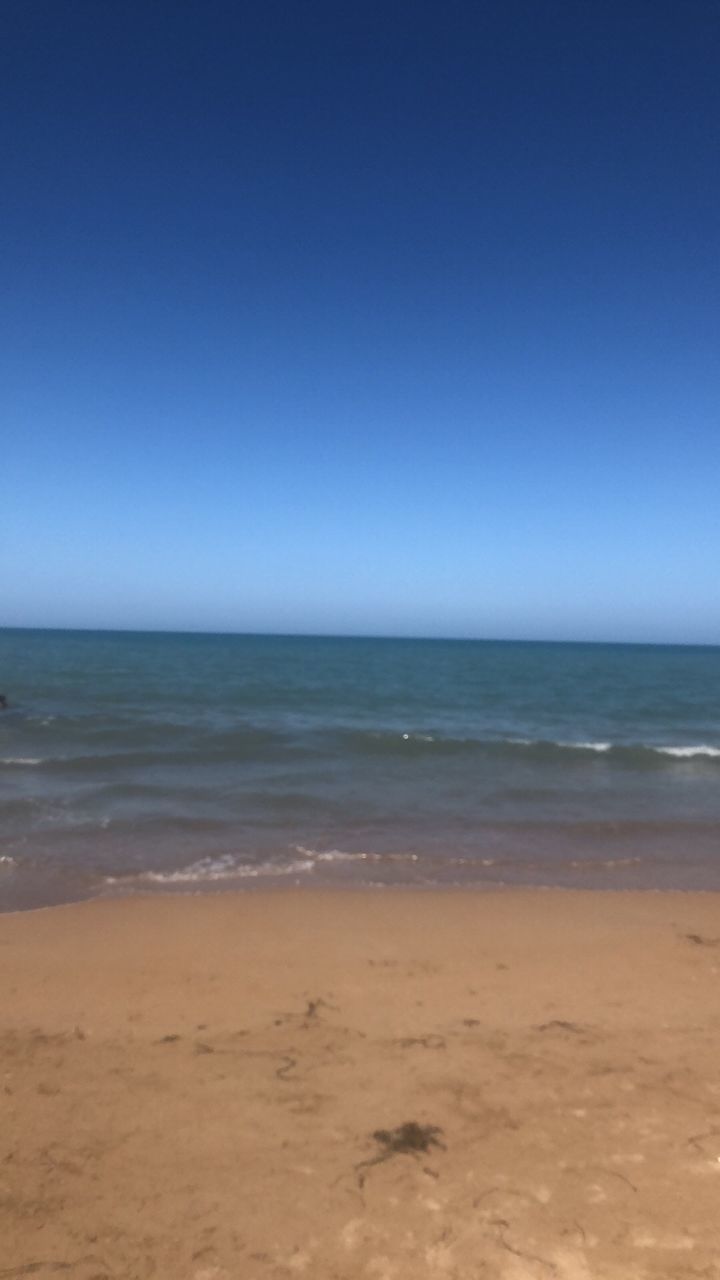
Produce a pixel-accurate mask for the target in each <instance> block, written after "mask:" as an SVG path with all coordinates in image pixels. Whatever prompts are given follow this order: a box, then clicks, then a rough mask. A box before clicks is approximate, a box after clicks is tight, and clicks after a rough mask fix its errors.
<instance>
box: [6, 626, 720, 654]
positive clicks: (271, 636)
mask: <svg viewBox="0 0 720 1280" xmlns="http://www.w3.org/2000/svg"><path fill="white" fill-rule="evenodd" d="M6 631H33V632H35V631H37V632H41V633H45V632H61V633H62V634H78V633H79V634H81V635H134V636H215V637H234V638H236V639H246V640H378V641H419V642H422V643H426V644H556V645H614V646H617V647H626V648H654V649H717V648H720V641H710V640H704V641H703V640H587V639H585V640H578V639H574V640H558V639H548V638H546V637H543V636H534V637H527V636H525V637H517V636H427V635H415V634H408V635H387V634H384V633H374V632H373V633H362V632H359V633H358V632H336V631H227V630H217V631H215V630H210V631H206V630H202V629H200V628H198V629H188V628H186V627H82V626H80V627H58V626H16V625H6V624H0V634H2V633H3V632H6Z"/></svg>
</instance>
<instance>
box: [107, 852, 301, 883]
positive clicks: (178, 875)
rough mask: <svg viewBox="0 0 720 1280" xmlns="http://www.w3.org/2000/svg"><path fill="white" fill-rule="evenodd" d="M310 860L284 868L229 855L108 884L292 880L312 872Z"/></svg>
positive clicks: (116, 878) (111, 879)
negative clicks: (280, 878)
mask: <svg viewBox="0 0 720 1280" xmlns="http://www.w3.org/2000/svg"><path fill="white" fill-rule="evenodd" d="M313 865H314V864H313V863H312V862H311V861H309V860H308V859H303V860H302V861H300V860H296V861H294V862H289V863H285V864H284V865H283V864H278V863H277V862H258V863H255V864H251V863H238V862H236V861H235V859H234V858H233V857H232V856H231V855H230V854H225V855H224V856H223V857H221V858H201V859H200V861H199V862H193V863H191V864H190V866H188V867H179V868H178V869H176V870H175V871H141V872H139V873H138V875H136V876H106V877H105V883H106V884H125V883H127V882H128V881H129V880H133V881H140V882H142V883H143V884H202V883H206V884H207V883H208V882H214V881H217V880H256V879H258V878H260V877H262V876H291V875H300V874H302V873H303V872H307V871H312V869H313Z"/></svg>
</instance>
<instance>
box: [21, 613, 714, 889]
mask: <svg viewBox="0 0 720 1280" xmlns="http://www.w3.org/2000/svg"><path fill="white" fill-rule="evenodd" d="M0 689H1V690H2V691H3V692H5V693H6V695H7V697H8V702H9V705H8V709H7V710H6V711H4V712H2V713H0V908H1V909H15V908H18V907H25V906H33V905H39V904H42V903H49V902H59V901H69V900H73V899H76V898H82V897H87V896H91V895H94V894H98V893H101V894H109V893H118V892H132V891H138V890H141V891H148V890H153V889H165V890H167V889H186V890H187V889H192V890H197V889H200V888H207V889H210V888H214V889H217V888H223V887H238V886H251V885H259V884H263V885H264V884H292V883H296V882H297V883H299V884H303V885H313V884H373V885H375V884H387V885H390V884H395V883H413V884H422V885H429V884H441V885H450V884H480V885H494V884H506V885H514V884H530V885H562V886H585V887H593V888H603V887H605V888H615V887H623V886H627V887H642V888H671V887H674V888H712V889H718V888H720V648H689V647H688V648H685V647H677V648H676V647H669V646H668V647H666V646H639V645H638V646H626V645H600V644H598V645H591V644H539V643H538V644H536V643H513V642H490V641H489V642H479V641H437V640H364V639H357V640H356V639H329V638H310V637H308V638H289V637H271V636H268V637H253V636H220V635H167V634H142V633H113V632H59V631H58V632H52V631H13V630H6V631H1V632H0Z"/></svg>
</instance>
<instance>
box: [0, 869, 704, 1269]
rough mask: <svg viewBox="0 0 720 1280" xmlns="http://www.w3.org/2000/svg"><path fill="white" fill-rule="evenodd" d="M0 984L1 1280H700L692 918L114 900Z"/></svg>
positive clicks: (28, 935) (437, 905)
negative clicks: (30, 1279) (57, 1279)
mask: <svg viewBox="0 0 720 1280" xmlns="http://www.w3.org/2000/svg"><path fill="white" fill-rule="evenodd" d="M0 961H1V963H2V974H3V993H4V994H3V1004H2V1024H1V1028H0V1077H1V1078H0V1105H1V1112H2V1125H1V1127H0V1278H2V1280H9V1278H10V1277H13V1278H14V1277H23V1276H31V1275H32V1276H37V1277H38V1280H46V1277H51V1276H56V1275H62V1274H66V1275H68V1276H70V1277H72V1280H101V1278H102V1280H146V1278H147V1280H150V1278H151V1277H152V1280H185V1278H187V1280H229V1278H232V1280H286V1278H287V1280H289V1278H291V1277H302V1276H305V1277H307V1278H308V1280H311V1278H312V1280H350V1278H353V1280H354V1278H355V1277H367V1278H368V1280H406V1278H407V1280H410V1277H412V1278H413V1280H423V1278H424V1277H442V1278H447V1280H491V1278H492V1280H495V1278H498V1280H548V1278H552V1277H557V1278H558V1280H588V1278H589V1277H593V1278H594V1277H608V1278H612V1280H620V1278H621V1277H622V1278H623V1280H627V1278H633V1280H634V1278H636V1277H637V1278H639V1280H643V1278H644V1277H647V1278H648V1280H655V1278H659V1277H667V1278H668V1280H669V1278H670V1277H672V1278H673V1280H678V1278H682V1277H688V1278H689V1277H693V1280H699V1278H700V1277H703V1278H704V1280H706V1278H708V1277H709V1278H711V1280H713V1278H715V1277H720V1212H719V1210H718V1205H719V1204H720V1069H719V1064H720V897H718V896H716V895H712V894H708V895H689V894H688V895H681V894H666V895H659V894H621V893H617V894H615V893H597V894H590V893H586V894H582V893H563V892H559V891H552V892H540V891H538V892H523V891H512V892H507V893H473V892H463V893H460V892H455V893H454V892H446V893H442V892H432V893H431V892H427V893H423V892H410V891H404V890H392V891H385V892H374V893H373V892H350V891H348V892H343V893H335V892H308V891H302V892H282V893H281V892H272V893H253V894H246V895H242V894H227V895H219V896H207V897H155V898H151V897H148V898H135V899H128V900H125V901H104V902H94V903H85V904H82V905H79V906H75V907H65V908H57V909H54V910H48V911H41V912H35V913H32V914H27V915H17V916H4V917H0ZM403 1125H405V1126H407V1127H406V1128H405V1129H403V1128H402V1126H403ZM373 1135H376V1136H373ZM423 1148H424V1149H423Z"/></svg>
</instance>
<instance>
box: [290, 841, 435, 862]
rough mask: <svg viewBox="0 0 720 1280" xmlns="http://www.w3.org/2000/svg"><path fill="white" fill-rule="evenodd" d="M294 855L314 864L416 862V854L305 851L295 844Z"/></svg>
mask: <svg viewBox="0 0 720 1280" xmlns="http://www.w3.org/2000/svg"><path fill="white" fill-rule="evenodd" d="M293 849H294V850H295V852H296V853H299V854H301V855H302V856H303V857H304V858H308V859H310V860H311V861H312V863H313V864H315V863H316V862H418V860H419V855H418V854H417V853H366V852H357V853H347V852H346V851H345V850H344V849H322V850H318V849H307V848H306V847H305V845H302V844H295V845H293Z"/></svg>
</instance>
